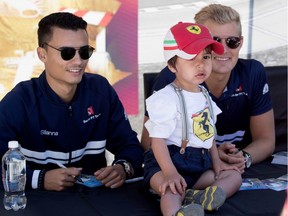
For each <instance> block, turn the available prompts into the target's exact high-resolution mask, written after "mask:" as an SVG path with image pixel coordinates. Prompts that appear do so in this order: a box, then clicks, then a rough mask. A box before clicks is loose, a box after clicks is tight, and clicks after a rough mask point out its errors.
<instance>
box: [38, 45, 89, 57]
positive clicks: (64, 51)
mask: <svg viewBox="0 0 288 216" xmlns="http://www.w3.org/2000/svg"><path fill="white" fill-rule="evenodd" d="M44 45H47V46H48V47H51V48H53V49H55V50H57V51H59V52H60V53H61V57H62V59H63V60H65V61H69V60H71V59H72V58H73V57H74V56H75V54H76V51H78V53H79V55H80V57H81V59H83V60H87V59H89V58H90V57H91V55H92V53H93V51H94V48H93V47H91V46H89V45H86V46H82V47H80V48H78V49H76V48H74V47H60V48H56V47H53V46H51V45H49V44H48V43H44V44H43V46H44ZM43 46H42V47H43Z"/></svg>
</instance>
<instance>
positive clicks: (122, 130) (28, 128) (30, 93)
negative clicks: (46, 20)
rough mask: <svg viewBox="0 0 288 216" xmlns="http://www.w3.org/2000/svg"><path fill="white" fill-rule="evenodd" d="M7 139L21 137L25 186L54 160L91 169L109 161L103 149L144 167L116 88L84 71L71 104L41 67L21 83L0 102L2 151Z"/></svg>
mask: <svg viewBox="0 0 288 216" xmlns="http://www.w3.org/2000/svg"><path fill="white" fill-rule="evenodd" d="M10 140H18V141H19V143H20V145H21V151H22V152H23V153H24V155H25V157H26V159H27V184H26V185H27V187H29V186H32V185H33V184H35V182H34V183H33V184H32V181H36V182H37V181H38V179H35V173H37V172H38V173H39V170H42V169H46V170H49V169H54V168H57V167H58V166H57V165H55V163H56V161H58V162H60V163H62V164H65V165H66V166H68V167H70V166H75V167H82V168H83V171H82V173H85V174H93V173H94V172H95V171H96V170H98V169H99V168H102V167H105V166H106V165H107V164H106V158H105V149H107V150H109V151H110V152H112V153H113V154H115V160H118V159H125V160H127V161H129V162H130V163H131V164H132V166H133V167H134V170H135V175H140V174H141V173H142V168H141V167H142V163H143V155H142V154H143V150H142V148H141V147H140V145H139V141H138V139H137V135H136V133H135V132H134V131H133V130H132V129H131V126H130V123H129V121H128V118H127V115H126V114H125V111H124V108H123V106H122V104H121V102H120V100H119V98H118V96H117V94H116V92H115V90H114V89H113V88H112V86H111V85H110V84H109V83H108V81H107V80H106V79H105V78H104V77H102V76H100V75H97V74H89V73H85V74H84V75H83V79H82V81H81V83H80V84H79V85H78V87H77V91H76V94H75V96H74V98H73V100H72V102H71V103H70V104H66V103H64V102H63V101H62V100H61V99H60V98H59V97H58V96H57V95H56V94H55V93H54V91H52V89H51V88H50V87H49V85H48V83H47V80H46V76H45V71H44V72H43V73H42V74H41V75H40V77H39V78H33V79H31V80H29V81H23V82H21V83H19V84H18V85H17V86H16V87H15V88H14V89H13V90H12V91H11V92H9V93H8V94H7V95H6V96H5V97H4V98H3V99H2V101H1V102H0V156H1V157H2V156H3V155H4V153H5V152H6V151H7V148H8V141H10ZM35 171H36V172H35ZM33 174H34V176H33ZM36 176H37V175H36ZM32 177H33V178H32ZM1 186H2V184H1Z"/></svg>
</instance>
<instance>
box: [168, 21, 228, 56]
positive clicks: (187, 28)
mask: <svg viewBox="0 0 288 216" xmlns="http://www.w3.org/2000/svg"><path fill="white" fill-rule="evenodd" d="M208 45H212V50H213V51H214V52H216V53H218V54H223V53H224V47H223V45H222V44H221V43H219V42H217V41H215V40H213V37H212V35H211V33H210V32H209V30H208V29H207V28H206V27H205V26H203V25H201V24H196V23H183V22H179V23H178V24H176V25H174V26H173V27H171V28H170V29H169V31H168V32H167V34H166V36H165V39H164V58H165V60H166V61H169V60H170V59H171V58H173V57H174V56H175V55H177V56H179V57H181V58H183V59H186V60H190V59H193V58H195V57H196V56H197V55H198V54H199V53H200V52H201V51H202V50H203V49H205V48H206V47H207V46H208Z"/></svg>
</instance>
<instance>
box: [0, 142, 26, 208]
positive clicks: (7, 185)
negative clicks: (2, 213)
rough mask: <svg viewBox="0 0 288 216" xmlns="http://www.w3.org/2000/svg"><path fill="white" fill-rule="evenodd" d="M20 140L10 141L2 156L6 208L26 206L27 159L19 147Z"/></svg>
mask: <svg viewBox="0 0 288 216" xmlns="http://www.w3.org/2000/svg"><path fill="white" fill-rule="evenodd" d="M18 147H19V143H18V141H10V142H9V143H8V148H9V150H8V151H7V152H6V153H5V155H4V156H3V157H2V181H3V185H4V189H5V194H4V199H3V204H4V207H5V209H7V210H10V209H13V210H14V211H18V210H19V209H24V208H25V207H26V203H27V199H26V196H25V184H26V160H25V157H24V155H23V154H22V152H21V151H20V150H19V149H18Z"/></svg>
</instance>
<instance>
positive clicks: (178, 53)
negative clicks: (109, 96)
mask: <svg viewBox="0 0 288 216" xmlns="http://www.w3.org/2000/svg"><path fill="white" fill-rule="evenodd" d="M212 51H213V52H216V53H219V54H222V53H223V52H224V47H223V46H222V45H221V44H220V43H218V42H216V41H214V40H213V38H212V36H211V34H210V32H209V30H208V29H207V28H206V27H204V26H203V25H200V24H194V23H182V22H179V23H178V24H176V25H174V26H173V27H172V28H170V30H169V31H168V33H167V34H166V37H165V39H164V57H165V60H166V61H167V63H168V67H169V69H170V70H171V71H172V72H173V73H175V75H176V79H175V80H174V82H173V83H172V84H169V85H167V86H166V87H165V88H163V89H161V90H159V91H157V92H156V93H154V94H153V95H152V96H150V97H149V98H148V99H147V100H146V106H147V111H148V114H149V120H148V121H147V122H146V123H145V127H146V128H147V130H148V132H149V136H150V137H151V138H152V144H151V149H150V150H149V151H147V152H146V153H145V158H144V165H145V166H144V178H145V179H144V183H145V185H147V186H148V187H151V189H152V190H153V191H154V192H156V193H157V194H158V195H159V196H161V199H160V206H161V211H162V213H163V215H164V216H166V215H167V216H171V215H186V216H187V215H204V210H203V209H202V208H204V209H205V210H208V211H213V210H217V209H218V208H219V207H220V206H221V205H222V204H223V203H224V201H225V199H226V197H230V196H231V195H233V194H234V193H235V192H236V191H237V190H238V189H239V187H240V185H241V182H242V179H241V174H240V171H239V169H238V168H237V167H229V168H228V167H226V166H225V165H224V164H223V163H222V162H221V160H220V158H219V155H218V151H217V148H216V144H215V141H214V137H215V135H216V129H215V123H216V116H217V115H218V114H219V113H221V110H220V109H219V108H218V107H217V106H216V104H215V103H214V102H213V101H211V98H210V96H209V94H208V92H207V90H206V89H205V88H204V87H202V86H200V84H201V83H202V82H204V80H205V79H206V78H207V77H208V76H209V75H210V73H211V71H212V62H211V53H212ZM212 167H213V169H212ZM233 169H234V170H233ZM186 188H192V189H188V190H186ZM183 201H184V202H183ZM182 203H183V206H182ZM200 205H201V206H202V207H201V206H200ZM181 206H182V207H181ZM200 207H201V208H200Z"/></svg>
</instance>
